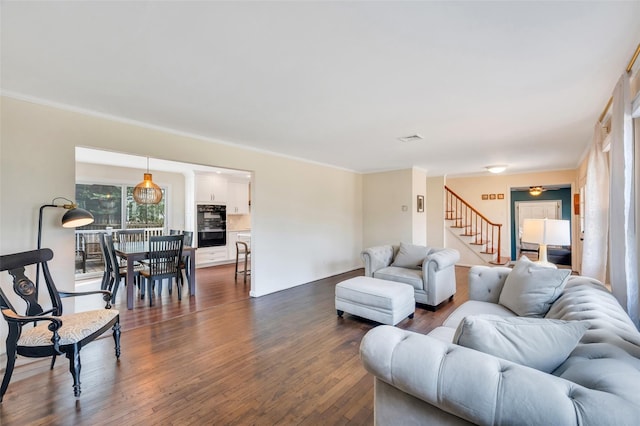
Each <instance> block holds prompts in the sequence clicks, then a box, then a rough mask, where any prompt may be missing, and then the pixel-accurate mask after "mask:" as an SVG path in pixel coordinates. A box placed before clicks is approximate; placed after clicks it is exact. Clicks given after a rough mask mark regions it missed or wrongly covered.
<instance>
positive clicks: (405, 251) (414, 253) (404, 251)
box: [391, 243, 431, 269]
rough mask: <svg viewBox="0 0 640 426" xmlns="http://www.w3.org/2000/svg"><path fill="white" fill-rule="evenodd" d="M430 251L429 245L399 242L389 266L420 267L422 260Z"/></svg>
mask: <svg viewBox="0 0 640 426" xmlns="http://www.w3.org/2000/svg"><path fill="white" fill-rule="evenodd" d="M430 252H431V248H430V247H426V246H417V245H414V244H405V243H400V248H399V249H398V254H396V257H395V259H393V263H392V264H391V266H397V267H399V268H410V269H421V268H422V262H424V259H425V258H426V257H427V256H428V255H429V253H430Z"/></svg>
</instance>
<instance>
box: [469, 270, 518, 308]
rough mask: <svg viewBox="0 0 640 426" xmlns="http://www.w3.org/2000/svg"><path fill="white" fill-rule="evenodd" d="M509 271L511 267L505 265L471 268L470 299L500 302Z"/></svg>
mask: <svg viewBox="0 0 640 426" xmlns="http://www.w3.org/2000/svg"><path fill="white" fill-rule="evenodd" d="M509 272H511V268H507V267H505V266H494V267H489V266H484V265H477V266H472V267H471V269H469V299H470V300H479V301H482V302H490V303H498V301H499V300H500V292H502V287H503V286H504V282H505V280H506V279H507V276H508V275H509Z"/></svg>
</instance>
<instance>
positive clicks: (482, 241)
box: [469, 240, 493, 254]
mask: <svg viewBox="0 0 640 426" xmlns="http://www.w3.org/2000/svg"><path fill="white" fill-rule="evenodd" d="M490 242H491V241H487V240H478V241H473V242H470V243H469V244H471V245H472V246H483V245H485V244H489V243H490ZM483 253H485V252H483ZM488 254H493V253H488Z"/></svg>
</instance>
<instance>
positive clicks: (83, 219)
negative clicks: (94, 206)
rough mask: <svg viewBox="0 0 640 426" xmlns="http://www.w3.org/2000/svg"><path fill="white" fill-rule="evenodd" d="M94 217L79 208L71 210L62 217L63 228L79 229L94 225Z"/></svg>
mask: <svg viewBox="0 0 640 426" xmlns="http://www.w3.org/2000/svg"><path fill="white" fill-rule="evenodd" d="M93 220H94V219H93V215H92V214H91V213H90V212H88V211H86V210H85V209H81V208H78V207H74V208H71V209H69V210H67V212H66V213H65V214H64V216H62V227H63V228H77V227H79V226H84V225H88V224H90V223H93Z"/></svg>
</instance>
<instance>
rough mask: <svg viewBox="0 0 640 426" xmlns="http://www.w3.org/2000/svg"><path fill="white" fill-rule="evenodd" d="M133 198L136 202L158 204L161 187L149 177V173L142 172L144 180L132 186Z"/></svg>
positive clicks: (160, 197)
mask: <svg viewBox="0 0 640 426" xmlns="http://www.w3.org/2000/svg"><path fill="white" fill-rule="evenodd" d="M133 199H134V200H136V203H138V204H158V203H159V202H160V201H162V189H160V187H159V186H158V185H156V184H155V183H153V180H152V179H151V173H145V174H144V180H143V181H142V182H140V183H139V184H137V185H136V187H135V188H133Z"/></svg>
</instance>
